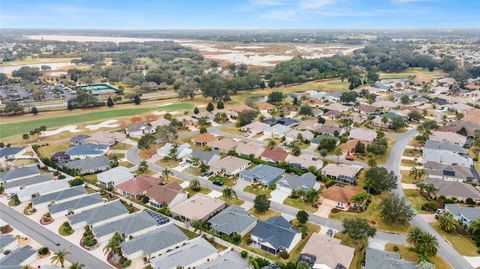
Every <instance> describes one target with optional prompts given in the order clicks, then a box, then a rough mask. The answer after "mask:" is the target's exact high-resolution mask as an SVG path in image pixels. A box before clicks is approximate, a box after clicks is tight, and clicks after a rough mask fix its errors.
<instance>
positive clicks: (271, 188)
mask: <svg viewBox="0 0 480 269" xmlns="http://www.w3.org/2000/svg"><path fill="white" fill-rule="evenodd" d="M268 188H269V189H270V190H272V191H274V190H275V189H276V188H277V184H275V183H272V184H270V185H269V186H268Z"/></svg>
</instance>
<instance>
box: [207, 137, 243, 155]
mask: <svg viewBox="0 0 480 269" xmlns="http://www.w3.org/2000/svg"><path fill="white" fill-rule="evenodd" d="M237 145H238V142H237V141H235V140H233V139H231V138H223V139H220V140H215V141H212V142H209V143H207V146H209V147H210V148H211V149H212V150H214V151H217V152H221V153H224V154H225V153H228V152H229V151H231V150H234V149H235V148H236V147H237Z"/></svg>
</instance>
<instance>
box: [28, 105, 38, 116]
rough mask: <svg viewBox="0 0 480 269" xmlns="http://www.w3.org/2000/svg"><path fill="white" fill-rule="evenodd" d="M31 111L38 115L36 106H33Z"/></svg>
mask: <svg viewBox="0 0 480 269" xmlns="http://www.w3.org/2000/svg"><path fill="white" fill-rule="evenodd" d="M30 112H32V114H33V115H37V114H38V108H37V107H36V106H34V107H32V109H31V110H30Z"/></svg>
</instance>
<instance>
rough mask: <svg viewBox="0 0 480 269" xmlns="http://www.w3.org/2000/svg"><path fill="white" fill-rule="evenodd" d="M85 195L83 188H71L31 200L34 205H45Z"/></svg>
mask: <svg viewBox="0 0 480 269" xmlns="http://www.w3.org/2000/svg"><path fill="white" fill-rule="evenodd" d="M85 193H87V191H86V190H85V188H84V187H83V186H76V187H73V188H68V189H66V190H61V191H57V192H52V193H49V194H45V195H40V196H38V197H35V198H33V199H32V203H33V204H34V205H38V204H42V203H47V202H51V201H54V202H55V201H61V200H64V199H67V198H70V197H75V196H80V195H83V194H85Z"/></svg>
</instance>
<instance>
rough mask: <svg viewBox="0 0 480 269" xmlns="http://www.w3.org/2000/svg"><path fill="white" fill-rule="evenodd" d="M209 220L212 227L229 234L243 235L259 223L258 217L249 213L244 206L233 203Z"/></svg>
mask: <svg viewBox="0 0 480 269" xmlns="http://www.w3.org/2000/svg"><path fill="white" fill-rule="evenodd" d="M208 222H210V225H211V228H212V229H214V230H216V231H218V232H220V233H222V234H226V235H229V236H233V235H235V234H238V235H240V236H241V237H243V236H244V235H246V234H247V233H248V232H250V231H251V230H252V229H253V227H255V225H256V224H257V218H255V217H253V216H251V215H249V214H248V212H247V211H246V210H245V209H243V208H242V207H239V206H236V205H231V206H229V207H227V208H225V209H224V210H223V211H221V212H220V213H218V214H217V215H215V216H214V217H213V218H211V219H210V220H209V221H208Z"/></svg>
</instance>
